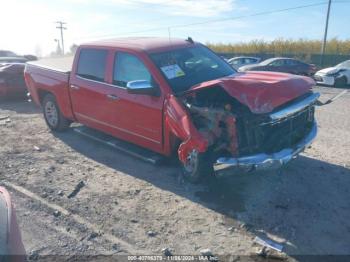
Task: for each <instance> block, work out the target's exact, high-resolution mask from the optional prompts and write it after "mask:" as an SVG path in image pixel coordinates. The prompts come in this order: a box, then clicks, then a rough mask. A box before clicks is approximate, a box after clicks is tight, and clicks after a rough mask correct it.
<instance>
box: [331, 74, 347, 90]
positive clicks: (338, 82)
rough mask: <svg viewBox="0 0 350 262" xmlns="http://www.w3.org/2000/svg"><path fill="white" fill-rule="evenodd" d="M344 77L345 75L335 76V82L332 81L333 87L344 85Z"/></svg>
mask: <svg viewBox="0 0 350 262" xmlns="http://www.w3.org/2000/svg"><path fill="white" fill-rule="evenodd" d="M346 80H347V79H346V77H345V76H342V77H340V78H336V79H335V83H334V86H335V87H345V86H346V84H347V81H346Z"/></svg>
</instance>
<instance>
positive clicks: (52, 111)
mask: <svg viewBox="0 0 350 262" xmlns="http://www.w3.org/2000/svg"><path fill="white" fill-rule="evenodd" d="M42 105H43V113H44V117H45V121H46V124H47V125H48V126H49V128H50V129H51V130H53V131H64V130H66V129H67V128H68V127H69V125H70V121H69V120H68V119H67V118H65V117H64V116H63V115H62V113H61V110H60V109H59V107H58V105H57V102H56V98H55V96H53V95H52V94H47V95H46V96H45V97H44V99H43V103H42Z"/></svg>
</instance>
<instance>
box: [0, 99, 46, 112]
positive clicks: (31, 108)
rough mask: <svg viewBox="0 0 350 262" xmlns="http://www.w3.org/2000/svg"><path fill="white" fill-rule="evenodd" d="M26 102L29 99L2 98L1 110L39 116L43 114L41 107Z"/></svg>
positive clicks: (0, 102)
mask: <svg viewBox="0 0 350 262" xmlns="http://www.w3.org/2000/svg"><path fill="white" fill-rule="evenodd" d="M26 100H27V98H25V99H24V98H1V99H0V110H7V111H13V112H16V113H19V114H38V113H40V112H41V110H40V108H39V107H37V106H36V105H35V104H34V103H32V102H28V101H26Z"/></svg>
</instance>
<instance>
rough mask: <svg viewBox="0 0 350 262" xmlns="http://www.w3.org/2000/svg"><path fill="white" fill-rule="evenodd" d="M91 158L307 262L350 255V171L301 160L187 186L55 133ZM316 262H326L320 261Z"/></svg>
mask: <svg viewBox="0 0 350 262" xmlns="http://www.w3.org/2000/svg"><path fill="white" fill-rule="evenodd" d="M55 136H56V137H58V138H59V139H61V140H62V141H63V142H64V143H66V144H67V145H68V146H70V147H71V148H72V149H74V150H76V151H77V152H79V153H81V154H83V155H85V156H86V157H88V158H90V159H92V160H94V161H97V162H99V163H100V164H103V165H106V166H108V167H110V168H112V169H114V170H117V171H118V172H123V173H125V174H127V175H130V176H133V177H135V178H138V179H142V180H144V181H147V182H149V183H151V184H153V185H154V186H156V187H158V188H161V189H162V190H167V191H170V192H173V193H174V194H177V195H179V196H181V197H184V198H187V199H189V200H190V201H193V202H196V203H198V204H200V205H202V206H204V207H206V208H209V209H212V210H214V211H215V212H217V213H219V214H221V215H222V223H223V224H224V225H225V226H227V228H228V229H229V228H236V230H238V231H241V230H242V231H243V230H244V231H248V233H250V234H252V235H259V236H263V237H269V238H272V239H274V240H276V241H278V242H281V243H283V245H284V252H286V253H287V254H288V255H290V256H292V257H295V258H296V259H297V260H301V261H312V259H313V257H310V256H299V255H300V254H301V255H310V254H316V255H317V254H321V255H322V254H350V246H349V245H348V243H350V234H349V233H350V222H349V221H350V202H349V199H350V187H349V185H350V169H349V168H348V167H346V166H340V165H335V164H331V163H327V162H324V161H321V160H317V159H313V158H310V157H307V156H301V157H299V158H298V159H297V160H295V161H294V162H292V163H291V164H290V165H289V166H287V167H286V168H284V169H283V170H282V171H276V172H269V173H256V174H251V175H240V176H235V177H232V178H225V179H223V178H222V179H209V180H208V181H206V183H205V184H202V185H192V184H189V183H186V182H184V181H183V179H182V178H181V175H179V174H180V173H181V172H180V170H179V168H178V167H176V166H174V165H171V166H154V165H151V164H148V163H144V162H142V161H141V160H137V159H135V158H132V157H130V156H126V155H124V154H123V153H120V152H117V151H115V150H112V149H110V148H107V147H106V146H103V145H101V144H99V143H97V142H94V141H91V140H89V139H86V138H83V137H81V136H80V135H78V134H76V133H75V132H73V131H68V132H67V133H62V134H55ZM315 261H320V258H319V257H315Z"/></svg>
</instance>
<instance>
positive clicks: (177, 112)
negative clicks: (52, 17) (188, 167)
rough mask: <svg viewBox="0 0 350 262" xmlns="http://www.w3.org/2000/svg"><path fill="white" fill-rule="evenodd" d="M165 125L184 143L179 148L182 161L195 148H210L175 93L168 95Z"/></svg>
mask: <svg viewBox="0 0 350 262" xmlns="http://www.w3.org/2000/svg"><path fill="white" fill-rule="evenodd" d="M164 115H165V125H166V127H167V129H168V130H169V131H170V132H172V133H173V134H174V135H175V136H176V137H178V138H179V139H180V140H181V141H182V143H181V144H180V146H179V149H178V155H179V159H180V161H181V162H183V163H184V162H185V161H186V157H187V155H188V153H189V152H190V151H192V150H193V149H195V150H197V151H198V152H200V153H204V152H206V151H207V149H208V141H207V140H206V139H205V138H204V137H203V136H202V135H201V134H200V133H199V131H198V130H197V129H196V127H195V126H194V125H193V123H192V121H191V118H190V116H189V115H188V113H187V111H186V110H185V109H184V107H183V106H182V105H181V104H180V102H179V101H178V99H177V98H176V97H175V96H174V95H168V96H167V97H166V99H165V103H164Z"/></svg>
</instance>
